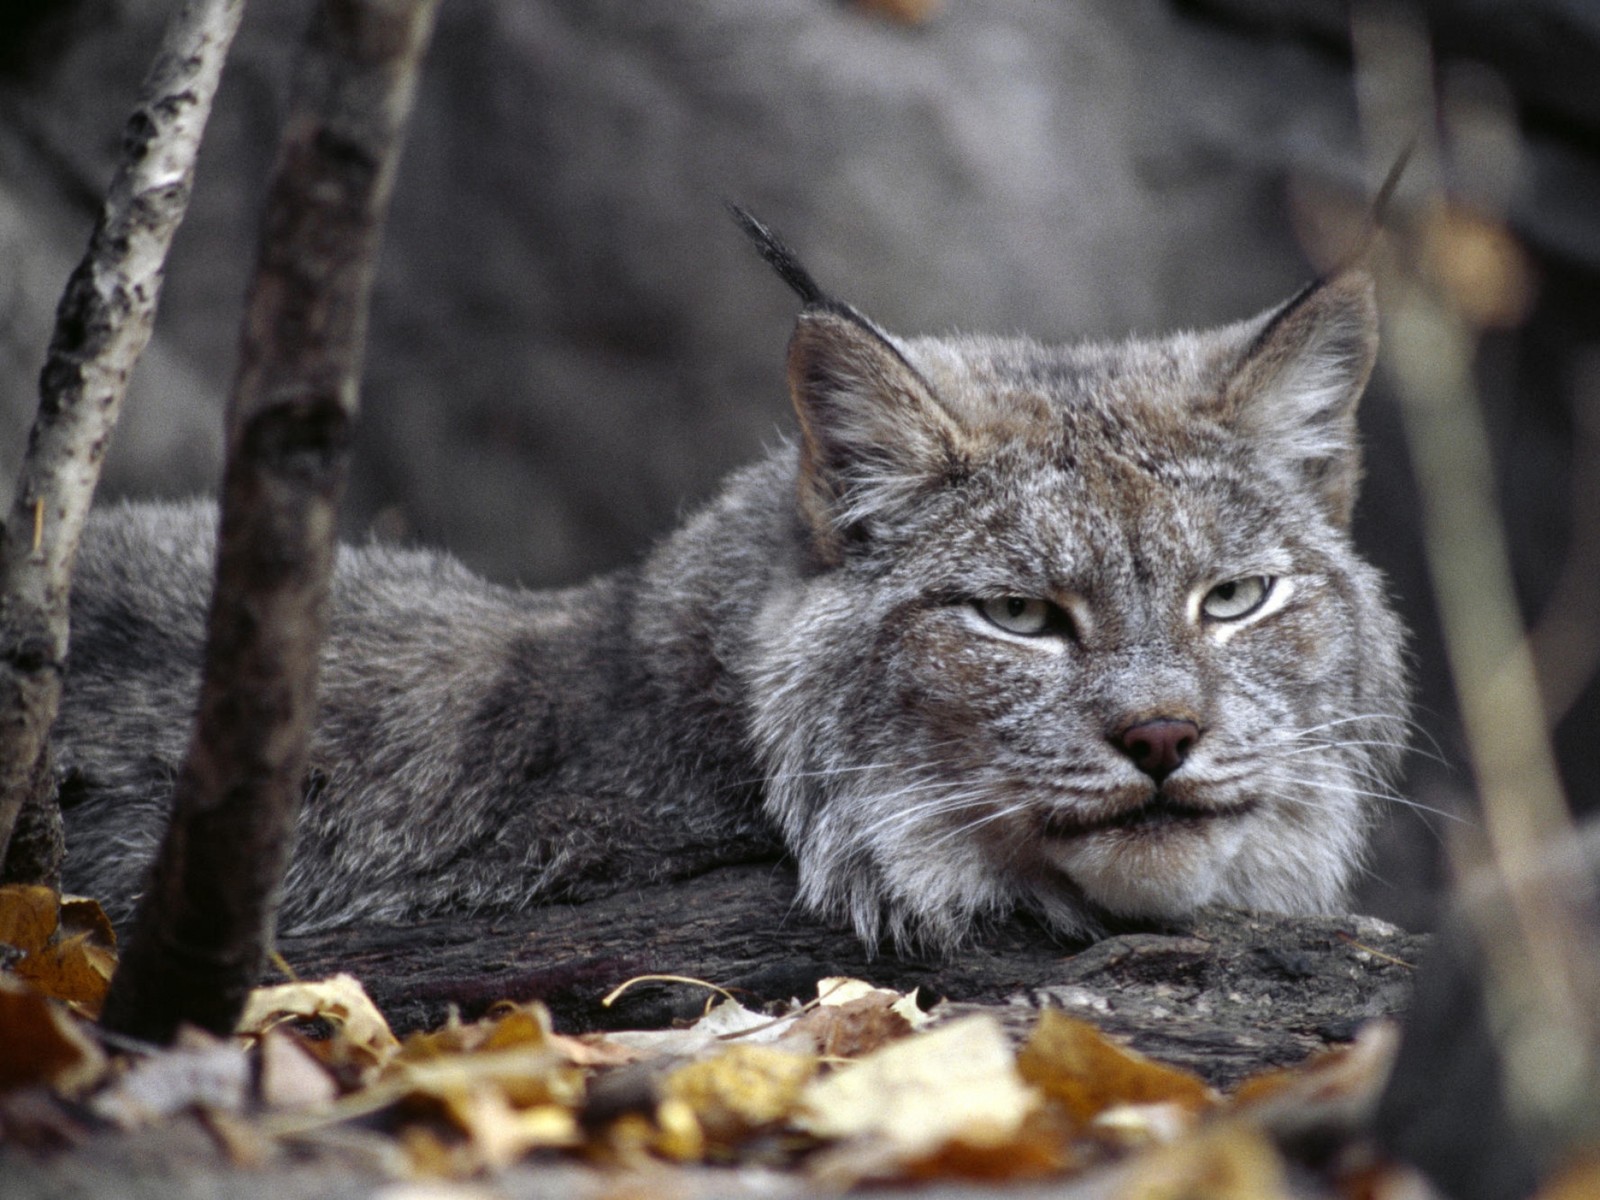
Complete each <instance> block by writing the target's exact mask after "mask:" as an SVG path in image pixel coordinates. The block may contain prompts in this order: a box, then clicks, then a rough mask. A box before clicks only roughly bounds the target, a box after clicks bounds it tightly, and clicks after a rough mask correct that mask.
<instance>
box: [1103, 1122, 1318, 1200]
mask: <svg viewBox="0 0 1600 1200" xmlns="http://www.w3.org/2000/svg"><path fill="white" fill-rule="evenodd" d="M1117 1194H1118V1195H1121V1196H1129V1197H1134V1196H1136V1197H1138V1198H1139V1200H1279V1198H1280V1197H1282V1198H1283V1200H1288V1197H1290V1196H1291V1195H1292V1193H1291V1192H1290V1191H1289V1184H1288V1180H1287V1178H1286V1176H1285V1172H1284V1168H1283V1161H1282V1160H1281V1159H1280V1158H1279V1157H1278V1152H1277V1150H1276V1149H1274V1148H1273V1145H1272V1143H1271V1142H1270V1141H1268V1140H1267V1138H1266V1136H1265V1135H1264V1134H1262V1133H1261V1132H1260V1131H1258V1130H1255V1129H1252V1128H1250V1127H1249V1126H1247V1125H1244V1124H1242V1123H1240V1122H1237V1121H1230V1122H1227V1123H1226V1124H1219V1125H1214V1126H1211V1127H1210V1128H1207V1129H1204V1130H1201V1131H1200V1132H1199V1133H1196V1134H1195V1135H1193V1136H1192V1137H1186V1138H1184V1139H1182V1140H1181V1141H1177V1142H1173V1143H1172V1144H1171V1145H1167V1146H1158V1147H1156V1148H1154V1149H1152V1150H1149V1151H1147V1152H1146V1153H1144V1154H1142V1155H1140V1156H1139V1157H1137V1158H1135V1159H1133V1160H1132V1161H1131V1164H1130V1167H1129V1170H1128V1173H1127V1174H1126V1175H1125V1176H1123V1177H1122V1181H1121V1185H1120V1187H1119V1188H1118V1189H1117Z"/></svg>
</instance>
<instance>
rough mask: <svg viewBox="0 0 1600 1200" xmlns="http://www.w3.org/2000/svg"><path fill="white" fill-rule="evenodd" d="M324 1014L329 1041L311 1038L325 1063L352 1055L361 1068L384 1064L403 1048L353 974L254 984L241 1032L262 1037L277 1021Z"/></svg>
mask: <svg viewBox="0 0 1600 1200" xmlns="http://www.w3.org/2000/svg"><path fill="white" fill-rule="evenodd" d="M311 1018H321V1019H322V1020H324V1021H327V1022H328V1023H329V1024H330V1025H332V1026H333V1028H334V1037H333V1038H331V1039H329V1041H328V1042H307V1044H306V1048H307V1049H308V1050H311V1051H312V1053H314V1054H316V1055H318V1056H319V1057H320V1058H322V1059H323V1061H324V1062H329V1063H335V1064H336V1063H339V1062H341V1061H344V1060H346V1059H347V1058H349V1059H353V1060H354V1063H355V1065H356V1066H358V1067H362V1068H367V1069H370V1068H373V1067H378V1066H381V1065H383V1064H384V1063H386V1062H387V1061H388V1060H389V1059H390V1058H392V1057H393V1056H394V1053H395V1051H396V1050H398V1049H399V1048H400V1043H399V1041H397V1040H396V1038H395V1036H394V1034H393V1033H391V1032H390V1030H389V1023H388V1022H387V1021H386V1020H384V1018H383V1014H382V1013H380V1012H379V1011H378V1009H377V1006H376V1005H374V1004H373V1003H372V1000H371V999H370V998H369V997H368V996H367V992H366V989H365V988H363V987H362V986H361V984H360V982H359V981H358V980H357V979H356V978H355V977H354V976H351V975H335V976H333V977H332V978H331V979H322V980H318V981H316V982H312V983H282V984H276V985H274V986H272V987H262V988H256V989H255V990H254V991H253V992H251V993H250V998H249V999H248V1000H247V1001H246V1002H245V1009H244V1015H243V1016H241V1017H240V1018H239V1025H238V1030H237V1032H238V1033H240V1034H243V1035H245V1036H259V1035H260V1034H262V1033H264V1032H265V1031H266V1030H268V1029H270V1028H272V1027H273V1026H275V1025H279V1024H282V1023H284V1022H285V1021H293V1020H309V1019H311Z"/></svg>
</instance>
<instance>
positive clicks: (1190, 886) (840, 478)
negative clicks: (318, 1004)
mask: <svg viewBox="0 0 1600 1200" xmlns="http://www.w3.org/2000/svg"><path fill="white" fill-rule="evenodd" d="M1374 329H1375V322H1374V317H1373V311H1372V299H1371V291H1370V285H1369V284H1368V283H1367V282H1366V281H1365V279H1364V278H1363V277H1361V276H1359V275H1354V274H1351V275H1346V276H1341V277H1340V278H1338V279H1335V280H1333V281H1331V282H1329V283H1327V284H1325V285H1322V286H1319V287H1316V288H1313V289H1311V290H1310V291H1309V292H1307V293H1306V294H1304V295H1302V296H1301V297H1297V298H1296V300H1295V301H1292V302H1291V303H1290V304H1289V305H1287V306H1285V307H1284V308H1282V309H1279V310H1275V311H1274V312H1271V313H1268V314H1264V315H1263V316H1262V317H1260V318H1257V319H1255V320H1254V321H1248V322H1242V323H1240V324H1239V325H1236V326H1232V327H1229V328H1227V329H1223V330H1218V331H1214V332H1211V333H1207V334H1203V335H1192V334H1184V335H1178V336H1175V337H1171V338H1167V339H1162V340H1153V341H1131V342H1127V343H1123V344H1119V345H1090V346H1075V347H1065V348H1049V347H1042V346H1039V345H1037V344H1035V343H1032V342H1029V341H1025V340H998V339H990V338H960V337H958V338H945V339H898V338H894V337H892V336H890V335H888V334H885V333H883V332H882V331H881V330H878V329H877V327H876V326H873V325H871V324H870V323H869V322H867V321H865V319H864V318H859V317H858V316H856V315H855V314H854V313H853V310H849V311H845V310H841V309H835V308H828V307H818V306H813V307H811V308H808V309H807V311H806V312H805V313H803V314H802V316H801V318H800V321H799V324H798V326H797V329H796V333H795V338H794V340H793V342H792V343H791V348H790V377H791V387H792V390H793V394H794V401H795V405H796V409H797V413H798V416H799V425H800V436H799V439H798V440H797V442H795V443H792V444H785V445H783V446H780V447H779V448H778V449H777V450H776V451H774V452H773V453H772V454H771V455H770V456H769V457H768V458H767V459H766V460H765V461H763V462H761V463H759V464H757V465H756V466H754V467H752V468H749V469H747V470H745V471H743V472H740V473H739V474H736V475H735V476H734V477H733V478H732V479H731V480H730V481H729V483H728V485H727V487H726V489H725V491H724V492H723V494H722V495H721V497H720V498H719V499H718V500H716V501H715V502H713V503H712V504H711V505H710V506H709V507H708V508H707V509H706V510H705V511H703V512H701V513H700V514H699V515H697V516H696V517H694V518H693V519H692V520H690V521H689V522H688V523H687V524H685V525H684V526H683V527H682V528H681V529H679V530H678V531H677V532H676V533H675V534H673V535H672V536H671V537H669V538H668V539H667V540H666V541H665V542H664V543H663V544H662V545H661V546H659V547H658V548H657V549H656V551H655V552H654V553H653V554H652V555H650V556H649V558H648V559H647V560H646V561H645V562H644V563H643V564H642V565H641V566H639V567H637V568H634V569H629V570H624V571H621V572H618V573H616V574H612V575H608V576H604V577H601V578H599V579H596V580H594V581H593V582H591V583H589V584H587V585H585V586H583V587H579V588H574V589H571V590H568V591H562V592H551V593H538V592H526V591H518V590H514V589H509V588H503V587H497V586H495V585H492V584H489V583H486V582H484V581H483V580H480V579H478V578H476V577H474V576H472V575H471V574H469V573H468V572H467V571H466V570H465V569H464V568H462V567H461V566H459V565H458V564H456V563H455V562H454V561H453V560H451V559H449V558H447V557H445V556H442V555H439V554H434V553H430V552H424V551H402V550H395V549H392V548H387V547H383V546H377V545H373V546H367V547H363V548H359V549H349V548H347V549H344V550H342V551H341V554H340V557H339V561H338V570H337V575H336V580H335V594H334V618H333V627H332V634H331V638H330V642H329V644H328V647H327V649H326V652H325V654H324V658H323V666H322V685H321V713H320V717H319V720H318V724H317V728H316V731H315V734H314V739H313V745H312V749H311V776H310V779H309V780H308V784H307V786H308V794H307V801H306V805H305V809H304V813H303V816H302V818H301V825H300V830H299V839H298V844H297V847H296V851H295V855H294V860H293V865H292V866H291V869H290V873H289V878H288V881H287V884H286V888H285V895H284V901H283V908H282V912H281V925H282V927H283V928H285V929H287V930H290V931H298V930H312V929H324V928H331V927H338V926H343V925H350V924H353V923H358V922H397V921H401V920H404V919H406V918H408V917H411V916H414V915H418V914H426V913H440V912H448V911H455V910H462V909H480V908H515V907H520V906H525V905H529V904H537V903H543V902H547V901H553V900H560V899H568V898H583V897H592V896H598V895H603V894H607V893H615V892H618V891H621V890H625V889H626V888H628V887H630V886H635V885H638V884H642V883H645V882H649V881H654V880H660V879H665V878H672V877H682V876H687V875H691V874H693V873H695V872H697V871H700V870H703V869H705V868H707V867H709V866H711V865H714V864H717V863H723V862H731V861H740V860H749V859H755V858H761V857H770V856H772V855H773V854H775V853H777V852H778V851H779V849H780V848H782V849H786V850H787V852H788V853H789V854H791V855H792V856H793V857H794V858H795V860H796V861H797V862H798V864H799V868H800V876H801V889H802V898H803V900H804V902H805V903H806V904H807V905H809V906H810V907H811V908H812V909H813V910H815V911H817V912H819V913H822V914H825V915H828V916H831V917H834V918H837V919H840V920H844V921H848V922H850V923H852V924H853V925H854V927H855V928H856V929H857V930H858V931H859V933H860V935H861V936H862V938H863V939H865V940H866V941H867V942H868V943H869V944H876V943H877V942H878V941H880V940H881V939H883V938H884V937H889V938H892V939H894V940H895V941H897V942H899V943H909V942H921V943H924V944H928V945H932V946H937V947H948V946H951V945H954V944H957V943H959V942H960V941H961V940H962V939H963V938H965V937H967V936H969V935H970V934H971V933H972V931H973V930H974V928H975V927H976V926H977V925H979V924H981V922H982V920H983V919H984V918H986V917H989V916H992V915H998V914H1001V913H1004V912H1006V911H1009V910H1011V909H1013V908H1015V907H1017V906H1022V907H1026V908H1030V909H1033V910H1035V911H1037V912H1039V913H1040V914H1041V915H1043V916H1044V917H1045V918H1046V919H1047V920H1048V921H1049V922H1051V923H1052V924H1053V925H1054V926H1055V927H1057V928H1058V929H1060V930H1061V931H1062V932H1064V933H1068V934H1086V933H1087V934H1092V933H1094V932H1096V931H1097V930H1098V929H1099V928H1100V927H1101V922H1102V921H1103V919H1104V917H1105V915H1106V914H1107V913H1116V914H1125V915H1131V916H1141V915H1173V914H1179V913H1182V912H1185V911H1188V910H1190V909H1192V908H1194V907H1197V906H1199V905H1201V904H1205V903H1208V902H1213V901H1216V902H1225V903H1232V904H1239V905H1244V906H1253V907H1257V908H1262V909H1271V910H1277V911H1318V910H1328V909H1331V908H1334V907H1335V906H1337V905H1338V904H1339V903H1340V902H1341V899H1342V897H1343V893H1344V888H1345V886H1346V883H1347V882H1348V880H1349V877H1350V875H1351V873H1352V871H1353V870H1354V869H1355V867H1356V866H1357V864H1358V862H1359V859H1360V854H1361V845H1362V842H1363V839H1364V836H1365V832H1366V827H1367V821H1368V817H1367V814H1368V813H1369V812H1370V810H1371V807H1372V805H1371V803H1370V800H1371V798H1372V797H1374V796H1375V795H1378V794H1382V793H1386V792H1387V790H1388V787H1389V783H1388V781H1389V779H1390V776H1391V774H1392V771H1393V769H1394V767H1395V764H1396V762H1397V759H1398V757H1399V754H1400V752H1401V743H1402V736H1403V726H1404V713H1405V706H1406V698H1405V683H1404V677H1403V671H1402V669H1401V665H1400V659H1401V644H1402V635H1401V631H1400V628H1399V625H1398V623H1397V621H1396V619H1395V617H1394V616H1393V614H1392V612H1391V611H1390V609H1389V608H1388V606H1387V604H1386V602H1385V600H1384V597H1383V588H1382V584H1381V581H1380V580H1379V578H1378V577H1377V575H1376V573H1375V572H1374V571H1373V570H1372V568H1371V567H1369V566H1368V565H1367V564H1365V563H1364V562H1363V561H1362V560H1361V559H1360V558H1359V557H1357V555H1356V553H1355V551H1354V550H1353V548H1352V546H1351V544H1350V540H1349V536H1348V516H1349V505H1350V502H1351V500H1352V499H1353V495H1354V488H1355V483H1356V478H1357V474H1358V469H1357V452H1356V448H1355V442H1354V438H1355V433H1354V423H1353V411H1354V406H1355V402H1356V399H1357V397H1358V396H1359V393H1360V391H1361V388H1362V386H1363V385H1364V383H1365V380H1366V375H1367V372H1368V371H1369V369H1370V366H1371V357H1372V353H1373V349H1374V344H1375V333H1374ZM213 521H214V517H213V514H212V510H211V508H210V507H209V506H208V505H205V504H202V503H195V504H189V505H132V506H124V507H118V508H111V509H107V510H105V511H102V512H100V513H98V514H97V515H96V516H95V517H94V518H93V520H92V521H91V524H90V528H89V530H88V532H87V535H86V537H85V539H84V543H83V549H82V553H81V557H80V560H79V566H78V576H77V581H76V586H75V592H74V599H73V613H72V620H73V642H72V651H71V662H70V665H69V672H68V678H67V687H66V694H65V699H64V702H63V709H62V713H61V718H60V722H59V724H58V726H57V730H56V739H57V740H56V751H57V763H58V770H59V772H60V775H61V780H62V796H63V804H64V807H65V809H66V817H67V822H68V831H69V845H70V857H69V862H68V869H67V877H68V883H69V885H70V886H71V887H73V888H74V889H76V890H81V891H86V892H89V893H91V894H95V895H98V896H101V897H104V898H106V899H108V900H109V901H110V907H111V909H112V911H113V914H114V915H115V917H116V918H117V919H119V920H125V919H126V917H127V915H128V913H129V911H130V908H131V904H132V902H133V899H134V897H135V895H136V893H137V892H138V890H139V888H140V886H141V877H142V872H143V871H144V870H145V866H146V863H147V862H148V860H149V858H150V856H151V854H152V853H153V850H154V847H155V845H156V842H157V839H158V838H159V836H160V830H161V826H162V822H163V814H164V813H165V810H166V808H167V806H168V804H169V803H170V797H171V789H172V783H173V780H174V778H175V776H176V773H177V770H178V765H179V763H180V762H181V757H182V754H183V751H184V747H185V743H186V741H187V739H188V736H189V723H190V717H191V712H192V708H193V704H194V698H195V695H196V692H197V688H198V679H197V673H198V663H199V659H200V650H201V638H202V633H203V622H204V606H205V603H206V600H205V597H206V595H207V591H208V588H209V580H210V553H211V551H210V545H211V538H212V528H213ZM1256 575H1274V576H1277V577H1279V578H1281V579H1284V580H1288V581H1290V582H1291V584H1292V591H1289V592H1286V593H1285V594H1287V596H1288V598H1287V600H1286V601H1285V602H1284V603H1282V606H1281V607H1278V608H1276V610H1275V611H1271V612H1270V613H1269V614H1268V615H1266V616H1264V617H1261V618H1260V619H1247V620H1242V621H1238V622H1220V621H1215V620H1211V619H1210V618H1208V617H1204V616H1203V615H1201V612H1200V610H1199V609H1197V607H1196V606H1197V604H1199V603H1200V602H1201V601H1200V600H1199V599H1197V597H1202V596H1205V595H1207V594H1208V589H1210V588H1211V587H1212V586H1213V585H1216V584H1221V583H1225V582H1227V581H1229V580H1234V579H1240V578H1246V577H1253V576H1256ZM1274 595H1275V596H1277V595H1278V594H1277V593H1274ZM1011 596H1016V597H1024V598H1035V597H1037V598H1045V599H1049V600H1051V601H1052V602H1053V603H1055V604H1057V605H1058V606H1059V611H1060V612H1062V613H1066V614H1069V615H1070V617H1071V618H1072V625H1071V628H1070V630H1067V629H1066V627H1065V626H1061V627H1058V628H1055V629H1053V631H1052V632H1051V633H1050V634H1049V635H1048V636H1041V637H1031V638H1030V637H1022V636H1019V635H1015V634H1011V633H1006V632H1005V631H1003V630H1000V629H998V628H997V627H995V626H994V625H993V624H992V623H990V622H988V621H986V619H985V618H984V617H983V616H981V615H980V614H979V611H978V609H977V608H976V607H975V606H974V602H975V601H980V600H985V599H994V598H997V597H1011ZM1206 603H1210V601H1206ZM1274 603H1276V600H1275V601H1274ZM1152 716H1181V717H1182V718H1183V719H1192V720H1193V721H1194V722H1195V723H1196V724H1197V725H1198V726H1199V728H1200V729H1201V730H1202V734H1201V737H1200V739H1199V741H1198V742H1197V744H1196V747H1195V749H1194V751H1193V753H1192V754H1191V755H1190V757H1189V759H1188V761H1187V762H1186V763H1184V765H1183V766H1182V768H1181V769H1179V770H1178V771H1176V772H1175V773H1174V774H1173V775H1172V776H1170V777H1169V778H1168V779H1167V780H1166V781H1165V783H1163V784H1161V785H1160V789H1159V790H1160V792H1161V793H1162V795H1163V796H1164V797H1167V798H1168V799H1170V800H1172V801H1173V802H1174V803H1176V804H1177V805H1178V806H1179V808H1178V810H1176V812H1177V815H1176V816H1173V815H1172V813H1171V812H1168V813H1167V816H1168V818H1170V819H1162V820H1154V819H1153V820H1150V821H1146V822H1142V823H1140V822H1135V821H1132V820H1122V821H1119V822H1116V823H1114V824H1111V825H1105V826H1103V827H1102V826H1096V827H1095V828H1092V829H1091V828H1088V827H1087V824H1088V823H1091V822H1103V821H1106V820H1108V819H1110V818H1115V817H1117V816H1118V814H1122V815H1123V816H1124V817H1126V815H1127V814H1129V813H1131V812H1134V811H1136V810H1137V811H1143V812H1147V813H1155V812H1157V811H1158V809H1159V805H1158V806H1157V807H1156V808H1151V807H1149V806H1150V804H1151V802H1152V799H1153V797H1154V796H1155V795H1156V792H1157V790H1158V789H1157V786H1156V784H1154V783H1153V782H1152V780H1151V779H1150V778H1149V777H1147V776H1146V775H1144V774H1142V773H1141V772H1140V771H1139V770H1138V769H1137V768H1136V767H1135V766H1134V765H1133V763H1132V762H1131V761H1130V760H1129V758H1128V757H1127V755H1125V754H1124V753H1122V752H1121V751H1119V750H1118V749H1117V748H1116V747H1115V746H1114V745H1113V744H1112V743H1111V740H1110V739H1111V737H1112V736H1113V735H1114V732H1115V730H1116V729H1117V728H1119V727H1120V726H1121V725H1122V724H1125V723H1127V722H1129V721H1135V720H1142V719H1147V718H1149V717H1152ZM1163 802H1164V801H1163ZM1218 808H1221V809H1224V810H1228V811H1230V812H1231V811H1232V810H1233V809H1235V808H1237V809H1238V812H1237V813H1236V814H1235V815H1220V816H1212V817H1210V818H1209V819H1207V818H1205V817H1204V816H1202V815H1201V814H1202V813H1205V812H1208V811H1212V810H1215V809H1218ZM780 917H781V914H778V913H774V914H773V919H774V920H777V919H779V918H780Z"/></svg>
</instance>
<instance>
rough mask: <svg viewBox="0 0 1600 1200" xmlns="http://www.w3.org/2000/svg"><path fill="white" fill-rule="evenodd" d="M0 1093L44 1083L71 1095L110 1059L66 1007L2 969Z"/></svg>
mask: <svg viewBox="0 0 1600 1200" xmlns="http://www.w3.org/2000/svg"><path fill="white" fill-rule="evenodd" d="M0 1030H3V1031H4V1036H3V1037H0V1092H3V1091H10V1090H12V1089H14V1088H23V1087H30V1086H33V1085H36V1084H42V1085H44V1086H46V1087H50V1088H53V1089H55V1090H56V1091H57V1092H60V1093H62V1094H66V1095H70V1094H72V1093H74V1092H77V1091H79V1090H80V1089H82V1088H84V1087H85V1086H87V1085H88V1084H90V1083H92V1082H94V1081H95V1080H96V1079H98V1078H99V1077H100V1075H101V1073H102V1072H103V1070H104V1069H105V1063H106V1058H105V1055H104V1053H102V1052H101V1050H100V1047H99V1046H98V1045H97V1044H96V1043H95V1042H94V1041H93V1040H92V1039H91V1038H90V1037H89V1035H88V1034H87V1033H85V1032H84V1030H83V1027H82V1025H81V1024H80V1023H79V1022H78V1020H77V1019H76V1018H75V1017H73V1015H72V1014H71V1013H70V1012H68V1011H67V1009H66V1008H65V1007H64V1006H63V1005H61V1004H59V1003H57V1002H56V1001H54V1000H52V999H50V998H49V997H48V996H46V995H44V994H43V993H42V992H40V991H39V990H38V989H37V988H34V987H32V986H30V985H28V984H26V983H22V982H20V981H18V980H16V979H12V978H9V977H8V976H7V975H6V974H5V973H4V972H0Z"/></svg>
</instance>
